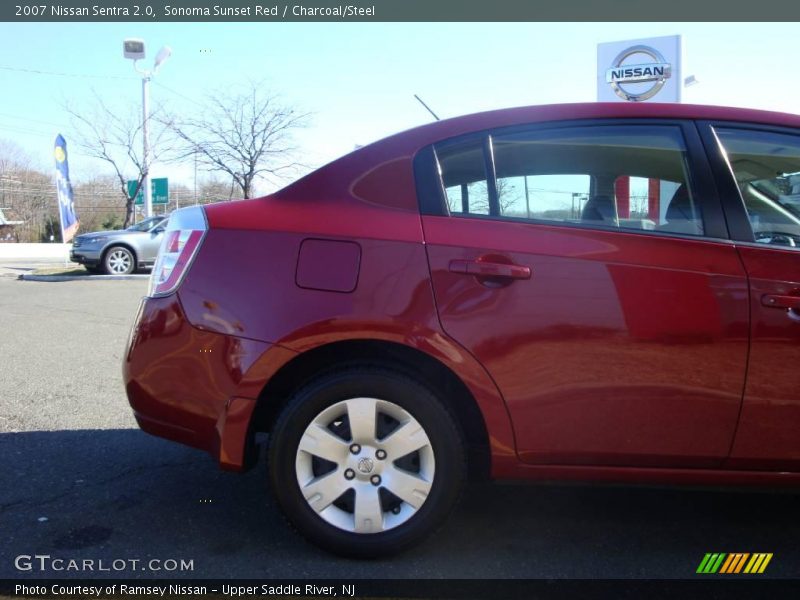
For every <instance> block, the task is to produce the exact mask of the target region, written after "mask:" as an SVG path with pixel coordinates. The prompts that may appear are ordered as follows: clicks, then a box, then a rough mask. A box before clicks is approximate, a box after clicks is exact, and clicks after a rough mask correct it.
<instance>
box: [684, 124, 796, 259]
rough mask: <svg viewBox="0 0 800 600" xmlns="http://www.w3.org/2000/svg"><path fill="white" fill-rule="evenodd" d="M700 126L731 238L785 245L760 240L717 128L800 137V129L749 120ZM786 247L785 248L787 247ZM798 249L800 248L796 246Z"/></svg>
mask: <svg viewBox="0 0 800 600" xmlns="http://www.w3.org/2000/svg"><path fill="white" fill-rule="evenodd" d="M697 127H698V130H699V132H700V136H701V138H702V140H703V144H704V145H705V147H706V150H707V154H708V157H709V161H710V163H711V168H712V171H713V173H714V177H715V179H716V181H717V188H718V189H719V195H720V201H721V204H722V207H723V210H724V211H725V218H726V220H727V221H728V227H729V229H730V231H731V239H732V240H734V241H735V242H740V243H744V244H747V245H748V246H750V245H752V246H754V247H758V248H768V249H771V250H778V249H781V248H780V247H779V246H770V245H767V244H762V243H758V242H756V239H755V234H754V233H753V226H752V224H751V223H750V218H749V217H748V216H747V209H746V207H745V203H744V198H743V197H742V193H741V190H740V189H739V186H738V184H737V183H736V175H735V174H734V172H733V169H732V167H731V165H730V163H729V162H728V158H727V155H726V154H725V153H724V152H723V147H722V143H721V142H720V141H719V138H718V137H717V133H716V130H717V129H743V130H747V131H758V132H761V133H779V134H784V135H791V136H794V137H796V138H798V140H800V131H799V130H798V129H796V128H793V127H781V126H776V125H765V124H760V123H752V122H747V121H697ZM784 249H785V248H784ZM792 252H797V250H792Z"/></svg>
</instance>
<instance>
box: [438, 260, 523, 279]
mask: <svg viewBox="0 0 800 600" xmlns="http://www.w3.org/2000/svg"><path fill="white" fill-rule="evenodd" d="M450 272H451V273H463V274H465V275H477V276H478V277H503V278H506V279H530V278H531V268H530V267H525V266H522V265H514V264H507V263H498V262H488V261H482V260H452V261H450Z"/></svg>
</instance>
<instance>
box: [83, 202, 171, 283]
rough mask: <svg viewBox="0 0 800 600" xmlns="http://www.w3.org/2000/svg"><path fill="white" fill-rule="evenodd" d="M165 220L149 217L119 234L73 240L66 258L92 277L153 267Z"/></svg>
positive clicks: (94, 235) (86, 236)
mask: <svg viewBox="0 0 800 600" xmlns="http://www.w3.org/2000/svg"><path fill="white" fill-rule="evenodd" d="M167 219H168V216H165V215H161V216H157V217H149V218H147V219H145V220H143V221H141V222H140V223H137V224H136V225H132V226H131V227H128V228H127V229H122V230H119V231H95V232H93V233H84V234H81V235H78V236H75V239H74V240H73V241H72V251H71V252H70V258H71V259H72V260H73V262H77V263H81V264H82V265H83V266H85V267H86V270H87V271H90V272H92V273H100V272H103V273H108V274H110V275H126V274H128V273H133V272H134V271H135V270H136V269H138V268H140V267H152V266H153V263H155V260H156V256H157V255H158V249H159V247H160V246H161V238H162V237H163V236H164V227H165V226H166V224H167Z"/></svg>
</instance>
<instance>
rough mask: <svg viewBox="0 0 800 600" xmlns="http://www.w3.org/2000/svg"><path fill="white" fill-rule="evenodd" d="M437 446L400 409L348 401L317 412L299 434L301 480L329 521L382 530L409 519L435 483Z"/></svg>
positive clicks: (372, 401) (308, 499)
mask: <svg viewBox="0 0 800 600" xmlns="http://www.w3.org/2000/svg"><path fill="white" fill-rule="evenodd" d="M434 471H435V460H434V456H433V448H432V447H431V442H430V440H429V439H428V435H427V433H425V430H424V429H423V428H422V425H420V424H419V422H418V421H417V420H416V419H415V418H414V417H412V416H411V414H410V413H408V411H406V410H405V409H403V408H402V407H400V406H398V405H397V404H394V403H393V402H387V401H385V400H378V399H375V398H351V399H349V400H343V401H342V402H338V403H337V404H334V405H333V406H331V407H329V408H326V409H325V410H323V411H322V412H321V413H319V414H318V415H317V416H316V417H315V418H314V420H313V421H312V422H311V423H310V424H309V426H308V427H307V428H306V430H305V432H304V433H303V437H302V438H301V439H300V445H299V446H298V448H297V458H296V461H295V472H296V474H297V483H298V484H299V486H300V490H301V492H302V494H303V497H304V498H305V499H306V502H308V505H309V506H310V507H311V508H312V509H313V510H314V511H315V512H316V513H317V514H318V515H319V516H320V517H322V518H323V519H325V520H326V521H327V522H328V523H330V524H331V525H334V526H335V527H338V528H339V529H343V530H345V531H352V532H355V533H379V532H381V531H386V530H388V529H392V528H394V527H397V526H398V525H401V524H403V523H405V522H406V521H407V520H408V519H410V518H411V517H412V516H413V515H414V513H416V512H417V511H418V510H419V509H420V508H421V507H422V505H423V504H424V503H425V500H426V499H427V497H428V493H429V492H430V490H431V485H432V484H433V477H434Z"/></svg>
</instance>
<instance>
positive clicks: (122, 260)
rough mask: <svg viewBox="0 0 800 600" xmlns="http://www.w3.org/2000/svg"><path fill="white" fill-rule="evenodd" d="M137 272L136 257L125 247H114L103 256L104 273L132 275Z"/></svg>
mask: <svg viewBox="0 0 800 600" xmlns="http://www.w3.org/2000/svg"><path fill="white" fill-rule="evenodd" d="M135 270H136V256H135V255H134V254H133V252H131V251H130V250H129V249H128V248H126V247H125V246H112V247H111V248H109V249H108V250H106V253H105V255H104V256H103V272H104V273H107V274H108V275H130V274H131V273H133V272H134V271H135Z"/></svg>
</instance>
